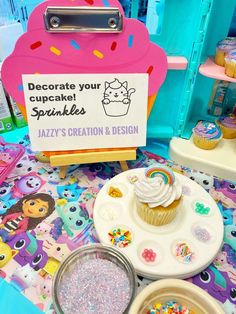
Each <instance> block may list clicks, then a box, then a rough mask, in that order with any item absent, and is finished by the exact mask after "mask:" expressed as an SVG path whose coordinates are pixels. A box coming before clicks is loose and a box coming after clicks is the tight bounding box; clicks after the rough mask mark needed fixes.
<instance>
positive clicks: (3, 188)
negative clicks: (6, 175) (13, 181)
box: [0, 182, 12, 201]
mask: <svg viewBox="0 0 236 314" xmlns="http://www.w3.org/2000/svg"><path fill="white" fill-rule="evenodd" d="M10 198H12V185H10V184H9V183H7V182H3V183H1V184H0V200H1V201H8V200H9V199H10Z"/></svg>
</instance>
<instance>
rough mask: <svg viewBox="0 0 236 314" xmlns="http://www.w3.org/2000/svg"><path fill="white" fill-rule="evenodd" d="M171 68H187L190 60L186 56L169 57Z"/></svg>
mask: <svg viewBox="0 0 236 314" xmlns="http://www.w3.org/2000/svg"><path fill="white" fill-rule="evenodd" d="M167 62H168V69H169V70H185V69H186V68H187V65H188V60H187V59H186V58H185V57H175V56H169V57H167Z"/></svg>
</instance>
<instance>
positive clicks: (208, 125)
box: [193, 121, 222, 139]
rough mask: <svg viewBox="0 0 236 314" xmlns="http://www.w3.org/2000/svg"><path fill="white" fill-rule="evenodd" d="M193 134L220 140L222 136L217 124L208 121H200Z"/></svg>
mask: <svg viewBox="0 0 236 314" xmlns="http://www.w3.org/2000/svg"><path fill="white" fill-rule="evenodd" d="M193 132H194V133H195V134H196V135H198V136H202V137H205V138H208V139H216V138H220V137H221V135H222V133H221V130H220V128H219V127H218V126H217V125H216V124H215V123H212V122H207V121H199V122H198V124H197V125H196V127H195V128H194V129H193Z"/></svg>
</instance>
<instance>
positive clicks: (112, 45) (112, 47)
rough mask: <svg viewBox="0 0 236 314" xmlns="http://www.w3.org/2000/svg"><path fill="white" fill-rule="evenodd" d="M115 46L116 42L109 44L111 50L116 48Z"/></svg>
mask: <svg viewBox="0 0 236 314" xmlns="http://www.w3.org/2000/svg"><path fill="white" fill-rule="evenodd" d="M116 46H117V42H116V41H113V43H112V44H111V50H112V51H114V50H116Z"/></svg>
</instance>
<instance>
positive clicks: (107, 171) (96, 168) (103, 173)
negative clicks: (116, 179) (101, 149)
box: [82, 162, 114, 181]
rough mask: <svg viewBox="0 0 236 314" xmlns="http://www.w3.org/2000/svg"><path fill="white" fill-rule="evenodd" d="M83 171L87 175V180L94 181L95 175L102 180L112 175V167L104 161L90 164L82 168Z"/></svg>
mask: <svg viewBox="0 0 236 314" xmlns="http://www.w3.org/2000/svg"><path fill="white" fill-rule="evenodd" d="M82 171H83V173H84V174H85V175H86V176H87V178H88V179H89V181H94V180H95V179H96V178H97V177H98V178H100V179H102V180H107V178H111V177H112V175H113V171H114V167H109V166H108V165H107V164H105V163H102V162H101V163H96V164H91V165H89V167H88V168H87V169H86V168H83V169H82Z"/></svg>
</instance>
